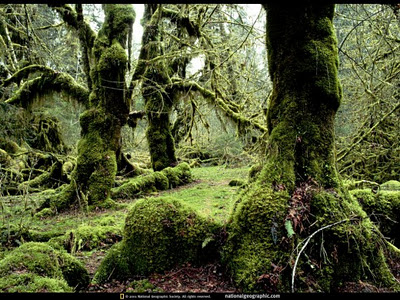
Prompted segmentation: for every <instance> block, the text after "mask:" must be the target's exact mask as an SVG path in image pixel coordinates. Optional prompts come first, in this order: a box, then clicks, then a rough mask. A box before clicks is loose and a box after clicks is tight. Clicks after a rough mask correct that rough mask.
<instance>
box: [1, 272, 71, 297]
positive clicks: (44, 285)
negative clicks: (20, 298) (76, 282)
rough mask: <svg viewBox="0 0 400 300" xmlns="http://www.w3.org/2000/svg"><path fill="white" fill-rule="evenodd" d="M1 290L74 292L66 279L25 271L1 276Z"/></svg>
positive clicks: (14, 291) (6, 291) (12, 291)
mask: <svg viewBox="0 0 400 300" xmlns="http://www.w3.org/2000/svg"><path fill="white" fill-rule="evenodd" d="M0 291H1V292H4V293H45V292H46V293H72V292H73V291H74V290H73V288H71V287H70V286H68V284H67V282H66V281H65V280H64V279H57V278H49V277H42V276H39V275H37V274H34V273H23V274H11V275H7V276H4V277H0Z"/></svg>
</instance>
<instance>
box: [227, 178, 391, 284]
mask: <svg viewBox="0 0 400 300" xmlns="http://www.w3.org/2000/svg"><path fill="white" fill-rule="evenodd" d="M262 183H263V180H261V179H260V178H259V179H258V181H256V182H255V183H253V184H252V185H251V186H250V188H249V189H248V190H247V191H245V192H244V193H243V194H242V195H241V198H240V200H239V202H238V204H237V206H236V208H235V210H234V212H233V215H232V217H231V219H230V223H229V225H228V233H229V238H228V241H227V243H226V245H225V248H224V251H223V262H224V263H225V264H226V265H227V267H228V269H230V270H231V272H232V275H233V278H234V280H235V282H236V283H237V284H238V285H239V286H240V287H241V288H243V290H244V291H247V292H255V291H256V292H258V291H269V292H277V291H279V292H290V291H291V290H292V285H291V281H292V276H293V273H294V277H293V279H294V285H293V286H294V289H295V290H296V291H314V292H321V291H322V292H335V291H337V290H338V288H339V287H340V286H341V285H342V284H343V283H345V282H348V281H356V282H357V281H358V280H362V281H369V282H371V283H372V284H376V285H378V286H385V287H388V288H390V289H393V290H396V289H397V288H398V284H396V280H395V278H394V277H393V275H392V274H391V272H390V270H389V268H388V265H387V263H386V258H385V256H384V249H385V248H384V247H383V245H384V244H385V241H384V239H382V236H381V235H380V233H379V231H378V229H377V228H376V227H375V225H374V224H373V223H372V222H371V220H370V219H369V218H368V217H367V215H366V213H365V212H364V211H363V210H362V208H361V206H360V205H359V204H358V202H357V201H355V200H354V199H352V198H351V197H350V196H349V195H348V194H346V193H342V192H340V191H335V190H333V189H322V188H320V187H317V186H315V187H311V186H308V187H307V189H303V191H305V190H307V192H305V193H303V192H300V189H296V191H295V192H294V193H293V194H292V195H289V193H288V192H287V191H285V190H284V189H281V190H279V187H277V190H273V189H271V188H267V187H265V185H262ZM296 203H297V204H296ZM299 204H301V205H299ZM304 208H306V210H304V211H300V210H301V209H304ZM317 230H320V231H319V232H320V233H318V234H315V235H313V236H312V238H311V239H310V240H309V241H308V242H307V239H308V238H309V237H310V236H311V235H312V233H314V232H316V231H317ZM306 242H307V247H306V248H304V251H302V253H300V252H299V251H300V249H301V248H302V247H303V246H304V245H305V244H306ZM298 256H299V257H298ZM297 258H298V263H297V264H296V269H295V264H294V263H295V260H296V259H297ZM310 283H312V284H310Z"/></svg>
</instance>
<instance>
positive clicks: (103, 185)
mask: <svg viewBox="0 0 400 300" xmlns="http://www.w3.org/2000/svg"><path fill="white" fill-rule="evenodd" d="M103 9H104V13H105V20H104V23H103V26H102V28H101V29H100V31H99V32H98V35H97V36H96V38H95V39H94V42H93V43H91V42H89V41H86V42H85V37H87V36H89V37H91V36H92V35H91V34H88V33H87V31H88V30H89V29H88V28H86V27H82V26H81V27H80V30H81V31H83V32H80V38H81V40H83V41H81V42H82V43H83V45H84V46H85V47H84V48H88V47H92V48H91V51H87V52H86V53H88V61H89V62H90V66H89V65H87V66H86V68H85V69H86V70H88V69H89V68H90V74H88V75H90V80H89V82H90V83H91V86H92V88H91V93H90V95H89V107H88V109H87V110H86V111H85V112H84V113H83V114H82V115H81V116H80V124H81V139H80V140H79V142H78V158H77V165H76V169H75V170H74V172H73V174H72V180H71V185H70V186H69V187H68V188H66V189H65V190H64V192H63V193H62V194H61V196H60V197H59V199H58V201H57V202H56V203H54V205H55V206H56V207H58V208H63V207H64V206H66V205H69V204H70V202H71V201H74V199H79V200H83V201H84V202H86V201H87V204H89V205H101V204H103V203H105V202H106V200H109V199H110V191H111V188H112V187H113V185H114V179H115V175H116V172H117V161H118V160H120V159H121V155H122V154H121V128H122V126H124V125H125V123H126V122H127V119H128V114H129V106H128V103H127V101H126V97H125V91H126V84H125V74H126V71H127V63H128V59H127V55H126V53H125V48H126V43H127V38H128V33H129V30H130V28H131V26H132V25H133V22H134V19H135V12H134V10H133V8H132V6H129V5H128V6H127V5H118V4H105V5H103ZM70 16H71V15H70V14H67V16H66V17H64V20H66V18H68V17H70ZM78 16H79V15H78ZM78 19H79V18H78ZM71 22H72V21H70V22H69V23H71ZM78 25H79V24H78ZM80 204H81V205H82V204H83V203H80Z"/></svg>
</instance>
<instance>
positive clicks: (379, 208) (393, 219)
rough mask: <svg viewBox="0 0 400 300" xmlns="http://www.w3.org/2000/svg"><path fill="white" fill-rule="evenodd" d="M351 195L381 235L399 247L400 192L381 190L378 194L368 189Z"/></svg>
mask: <svg viewBox="0 0 400 300" xmlns="http://www.w3.org/2000/svg"><path fill="white" fill-rule="evenodd" d="M350 193H351V195H352V196H353V197H354V198H355V199H356V200H357V201H358V202H359V203H360V204H361V206H362V208H363V209H364V210H365V212H366V213H367V214H368V216H369V217H370V218H371V220H372V221H373V222H374V223H375V224H376V225H377V226H378V227H379V230H380V231H381V232H382V234H383V235H384V236H385V237H387V238H389V239H391V242H392V243H393V244H394V245H396V246H397V247H399V246H400V225H399V224H400V191H389V190H382V185H381V190H380V191H379V192H378V193H374V192H372V191H371V190H370V189H357V190H352V191H351V192H350Z"/></svg>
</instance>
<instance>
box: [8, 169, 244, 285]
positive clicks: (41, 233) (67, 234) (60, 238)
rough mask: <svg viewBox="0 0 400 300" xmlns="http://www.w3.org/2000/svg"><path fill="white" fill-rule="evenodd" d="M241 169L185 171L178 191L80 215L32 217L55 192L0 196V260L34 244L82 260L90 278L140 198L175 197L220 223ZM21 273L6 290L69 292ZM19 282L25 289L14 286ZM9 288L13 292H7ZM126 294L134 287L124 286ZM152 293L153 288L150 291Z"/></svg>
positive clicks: (241, 175)
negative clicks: (188, 175)
mask: <svg viewBox="0 0 400 300" xmlns="http://www.w3.org/2000/svg"><path fill="white" fill-rule="evenodd" d="M248 169H249V168H247V167H244V168H235V169H230V168H225V167H222V166H215V167H207V168H195V169H191V173H192V180H193V181H192V182H191V183H189V184H187V185H183V186H180V187H178V188H174V189H169V190H165V191H161V192H153V193H152V194H147V195H143V196H140V197H138V198H136V199H135V200H128V199H115V202H116V203H117V205H115V206H113V207H112V208H101V209H98V210H95V209H94V210H91V211H88V212H83V211H82V210H81V209H78V208H77V209H76V210H72V211H65V212H62V213H58V214H55V213H54V212H53V211H51V210H47V211H46V213H45V212H43V213H41V214H34V212H36V209H37V208H38V207H39V206H40V204H41V203H42V202H43V201H45V198H46V197H49V196H51V195H52V194H54V193H55V191H54V190H48V191H47V192H46V193H45V194H44V195H43V194H34V193H31V194H26V195H16V196H4V197H0V202H1V205H2V208H3V210H2V215H1V218H0V239H1V240H0V242H1V247H0V249H1V250H0V260H1V259H3V258H4V257H5V256H6V255H7V253H9V252H10V251H12V250H13V249H14V248H16V247H18V246H19V245H20V244H23V243H26V242H29V241H37V242H43V243H46V244H48V245H50V246H51V247H52V248H54V249H60V250H63V251H67V252H70V253H71V254H72V255H73V256H74V257H76V258H78V259H79V260H80V261H82V262H83V263H84V264H85V266H86V268H87V269H88V272H89V274H90V275H91V276H93V275H94V273H95V271H96V270H97V268H98V265H99V263H100V262H101V260H102V259H103V257H104V255H105V254H106V253H108V252H109V248H110V247H111V246H112V245H113V244H115V243H117V242H118V241H119V240H120V239H121V233H122V231H123V228H124V224H125V217H126V215H127V213H128V211H129V209H130V208H131V206H132V205H133V204H134V203H135V202H136V201H138V200H140V199H143V198H149V197H151V198H157V197H159V196H162V197H164V198H172V197H173V198H177V199H180V200H182V202H185V204H186V205H188V206H189V207H191V208H192V209H193V210H195V211H196V212H198V213H199V214H201V215H203V216H208V217H210V218H211V219H213V220H214V221H215V222H217V223H219V224H221V225H222V224H224V223H225V222H226V220H227V218H228V216H229V212H230V210H231V208H232V206H233V203H234V200H235V194H236V193H237V191H238V190H239V189H240V187H238V186H229V182H230V181H231V180H232V179H237V180H239V179H243V178H246V177H247V174H248ZM24 276H25V275H21V276H17V277H16V276H14V277H10V278H8V279H9V284H11V286H12V287H10V288H9V289H8V290H7V291H22V292H29V291H34V290H36V291H39V290H42V291H53V292H57V291H71V292H72V291H73V289H72V288H68V285H67V284H66V283H65V282H59V281H57V280H56V279H51V278H36V277H35V278H34V277H32V276H31V279H30V281H29V280H27V279H26V278H25V279H24ZM12 282H14V283H12ZM21 282H23V283H24V284H25V285H26V287H25V289H21V288H19V287H18V286H19V284H20V283H21ZM13 287H14V288H13ZM124 288H125V289H127V290H131V289H136V286H135V287H133V286H131V287H130V288H131V289H129V286H126V287H124ZM154 290H157V288H156V287H155V288H154Z"/></svg>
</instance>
